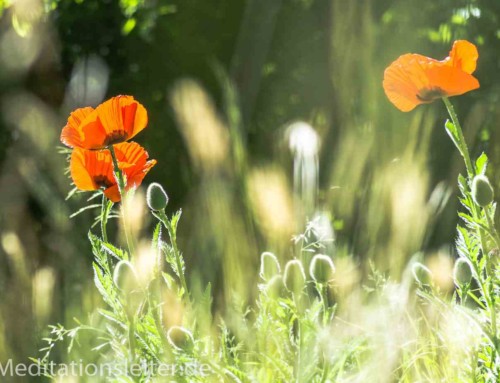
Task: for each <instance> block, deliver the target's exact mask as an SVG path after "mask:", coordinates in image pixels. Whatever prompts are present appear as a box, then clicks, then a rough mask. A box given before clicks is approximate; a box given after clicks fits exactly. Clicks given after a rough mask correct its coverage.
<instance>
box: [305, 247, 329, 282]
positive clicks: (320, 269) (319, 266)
mask: <svg viewBox="0 0 500 383" xmlns="http://www.w3.org/2000/svg"><path fill="white" fill-rule="evenodd" d="M334 273H335V266H334V265H333V261H332V259H331V258H330V257H329V256H328V255H323V254H316V255H315V256H314V257H313V259H312V260H311V264H310V265H309V275H310V276H311V278H312V279H313V280H315V281H316V282H318V283H328V282H330V281H331V280H333V274H334Z"/></svg>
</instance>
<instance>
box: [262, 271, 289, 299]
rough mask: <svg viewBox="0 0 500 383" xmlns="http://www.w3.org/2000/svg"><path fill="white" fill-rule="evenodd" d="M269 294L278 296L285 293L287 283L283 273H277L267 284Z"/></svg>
mask: <svg viewBox="0 0 500 383" xmlns="http://www.w3.org/2000/svg"><path fill="white" fill-rule="evenodd" d="M266 292H267V295H268V296H270V297H273V298H278V297H280V296H283V295H285V284H284V283H283V277H282V276H281V275H275V276H274V277H272V278H271V279H270V280H269V281H268V282H267V284H266Z"/></svg>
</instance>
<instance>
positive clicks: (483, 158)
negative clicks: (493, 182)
mask: <svg viewBox="0 0 500 383" xmlns="http://www.w3.org/2000/svg"><path fill="white" fill-rule="evenodd" d="M487 165H488V156H487V155H486V154H485V153H484V152H483V153H481V155H480V156H479V158H478V159H477V160H476V172H477V174H484V173H486V167H487Z"/></svg>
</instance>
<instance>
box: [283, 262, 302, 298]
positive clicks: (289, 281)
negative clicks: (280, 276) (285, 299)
mask: <svg viewBox="0 0 500 383" xmlns="http://www.w3.org/2000/svg"><path fill="white" fill-rule="evenodd" d="M284 282H285V287H286V288H287V289H288V290H290V291H291V292H294V293H298V292H301V291H302V289H303V288H304V285H305V283H306V273H305V272H304V267H303V266H302V263H301V262H300V261H299V260H298V259H294V260H293V261H289V262H288V263H287V264H286V266H285V274H284Z"/></svg>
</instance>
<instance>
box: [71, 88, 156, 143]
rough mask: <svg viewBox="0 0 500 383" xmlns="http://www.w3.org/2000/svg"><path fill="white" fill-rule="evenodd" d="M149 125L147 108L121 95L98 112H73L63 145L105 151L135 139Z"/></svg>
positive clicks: (96, 110)
mask: <svg viewBox="0 0 500 383" xmlns="http://www.w3.org/2000/svg"><path fill="white" fill-rule="evenodd" d="M147 124H148V113H147V111H146V109H145V108H144V106H142V105H141V104H140V103H139V102H137V101H136V100H134V97H132V96H117V97H113V98H111V99H109V100H107V101H106V102H103V103H102V104H101V105H99V106H98V107H97V108H95V109H94V108H91V107H87V108H80V109H76V110H75V111H74V112H72V113H71V114H70V116H69V118H68V123H67V124H66V126H65V127H64V128H63V130H62V132H61V142H62V143H63V144H64V145H66V146H69V147H70V148H83V149H103V148H105V147H106V146H108V145H112V144H117V143H120V142H124V141H127V140H129V139H131V138H132V137H134V136H135V135H136V134H137V133H139V132H140V131H141V130H143V129H144V128H145V127H146V125H147Z"/></svg>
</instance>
